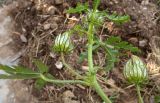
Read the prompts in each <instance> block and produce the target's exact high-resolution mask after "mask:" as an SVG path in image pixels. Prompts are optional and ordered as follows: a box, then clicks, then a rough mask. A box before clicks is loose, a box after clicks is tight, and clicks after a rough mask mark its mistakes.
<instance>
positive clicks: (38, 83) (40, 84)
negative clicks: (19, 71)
mask: <svg viewBox="0 0 160 103" xmlns="http://www.w3.org/2000/svg"><path fill="white" fill-rule="evenodd" d="M46 83H47V82H46V81H44V80H43V79H41V78H39V79H37V80H36V82H35V84H34V86H35V88H36V89H38V90H41V89H42V88H43V87H44V86H45V85H46Z"/></svg>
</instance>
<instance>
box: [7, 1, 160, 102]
mask: <svg viewBox="0 0 160 103" xmlns="http://www.w3.org/2000/svg"><path fill="white" fill-rule="evenodd" d="M77 2H85V0H77V1H73V0H65V1H63V0H24V1H22V0H16V1H15V2H14V3H15V4H14V6H13V7H12V8H11V9H10V10H9V13H10V15H11V16H12V18H13V20H14V21H15V31H14V32H13V33H12V34H13V35H12V36H13V40H14V41H15V42H16V43H17V46H18V48H21V49H25V53H24V54H23V55H22V58H21V63H20V64H21V65H24V66H27V67H30V68H32V69H34V68H35V66H34V65H33V63H32V61H33V58H38V59H41V60H42V61H43V62H44V63H45V64H47V65H48V66H49V68H50V73H51V74H53V75H54V76H55V77H56V78H58V79H68V78H73V77H72V76H68V74H67V72H66V71H65V70H63V69H58V68H57V67H56V66H55V64H56V63H57V61H59V56H58V55H56V54H54V53H53V52H51V49H50V47H51V46H52V44H53V41H54V39H55V37H56V36H57V35H58V34H59V33H63V32H64V31H65V30H67V29H69V28H71V27H73V25H74V24H75V21H73V20H70V19H67V17H68V16H67V14H66V13H65V11H66V9H68V8H69V7H75V6H76V4H77ZM88 2H90V3H92V0H88ZM99 9H101V10H104V9H107V10H108V11H109V12H117V13H118V14H128V15H130V16H131V21H130V22H129V23H126V24H125V25H122V26H117V25H114V24H113V23H112V22H109V21H106V22H105V23H104V24H105V27H104V30H105V31H106V32H104V33H103V34H101V35H100V36H102V37H106V35H116V36H120V37H121V38H122V39H123V40H126V41H129V42H130V43H132V44H134V45H135V46H138V47H139V48H140V49H141V50H142V51H143V53H142V54H140V55H139V56H140V57H141V58H143V60H144V61H145V62H146V63H147V66H148V71H149V73H150V80H149V81H150V83H149V84H147V85H145V87H144V88H143V89H142V95H143V97H144V98H145V103H154V97H155V96H157V95H158V96H159V95H160V87H159V86H160V67H159V62H160V60H159V56H160V45H159V44H160V43H159V42H160V33H159V30H160V29H159V26H160V24H159V17H160V12H159V10H160V8H159V6H158V4H157V1H154V0H150V1H149V0H101V5H100V7H99ZM72 16H75V17H76V18H77V19H78V18H79V17H78V16H77V15H70V17H72ZM100 31H101V30H100ZM73 41H74V42H75V43H76V49H75V51H74V53H73V54H71V55H69V56H67V60H68V61H69V63H70V64H72V65H73V66H74V67H79V68H81V65H85V62H84V63H82V64H81V65H77V64H76V63H74V62H77V60H78V57H79V54H80V51H83V50H84V48H83V44H84V43H85V39H80V38H78V37H74V38H73ZM98 54H99V55H101V57H100V58H102V59H101V60H98V61H97V62H99V63H101V64H102V65H103V64H105V62H103V59H104V58H103V53H101V52H98ZM95 58H96V57H95ZM122 61H125V59H123V58H122ZM123 63H124V62H120V63H117V64H116V67H115V68H114V69H113V70H112V71H111V72H109V73H107V74H105V76H106V78H108V84H105V83H103V82H102V83H101V85H102V86H103V89H104V91H105V92H106V93H107V94H108V95H109V96H111V97H112V99H113V100H114V101H115V103H137V99H136V98H137V97H136V90H135V89H134V87H133V86H128V85H127V84H126V82H125V80H124V77H123V76H122V70H123ZM100 76H102V75H100ZM103 76H104V75H103ZM23 83H24V84H26V85H28V86H31V87H33V88H32V94H33V95H34V96H35V97H37V98H38V103H62V102H63V103H101V99H100V98H99V96H98V95H97V94H96V93H95V92H94V91H92V90H91V88H86V87H83V86H81V85H67V86H61V87H59V86H56V85H53V84H48V85H46V86H45V87H44V88H43V89H42V90H40V91H38V90H36V89H35V88H34V80H28V81H23ZM66 94H67V95H66ZM84 94H85V95H84Z"/></svg>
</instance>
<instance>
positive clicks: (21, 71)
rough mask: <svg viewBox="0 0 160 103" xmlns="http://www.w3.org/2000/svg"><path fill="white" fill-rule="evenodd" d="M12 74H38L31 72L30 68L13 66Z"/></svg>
mask: <svg viewBox="0 0 160 103" xmlns="http://www.w3.org/2000/svg"><path fill="white" fill-rule="evenodd" d="M13 68H14V70H15V71H14V72H15V73H18V74H31V75H32V74H33V75H34V74H39V73H37V72H36V71H32V70H31V69H30V68H26V67H22V66H14V67H13Z"/></svg>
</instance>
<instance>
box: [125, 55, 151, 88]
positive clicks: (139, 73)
mask: <svg viewBox="0 0 160 103" xmlns="http://www.w3.org/2000/svg"><path fill="white" fill-rule="evenodd" d="M123 74H124V77H125V78H126V79H127V80H128V82H129V83H133V84H136V85H138V84H141V83H144V82H145V81H146V80H147V78H148V73H147V68H146V65H145V64H144V62H143V61H142V60H141V59H140V58H139V57H137V56H135V55H132V57H131V59H130V60H128V62H127V63H126V65H125V67H124V71H123Z"/></svg>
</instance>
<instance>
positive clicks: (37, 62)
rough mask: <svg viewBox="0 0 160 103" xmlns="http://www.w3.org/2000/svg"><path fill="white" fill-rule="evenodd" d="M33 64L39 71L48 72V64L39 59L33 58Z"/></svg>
mask: <svg viewBox="0 0 160 103" xmlns="http://www.w3.org/2000/svg"><path fill="white" fill-rule="evenodd" d="M34 63H35V65H36V66H37V68H38V69H39V72H40V73H47V72H48V70H49V69H48V66H46V65H45V64H44V63H43V62H42V61H40V60H34Z"/></svg>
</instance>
